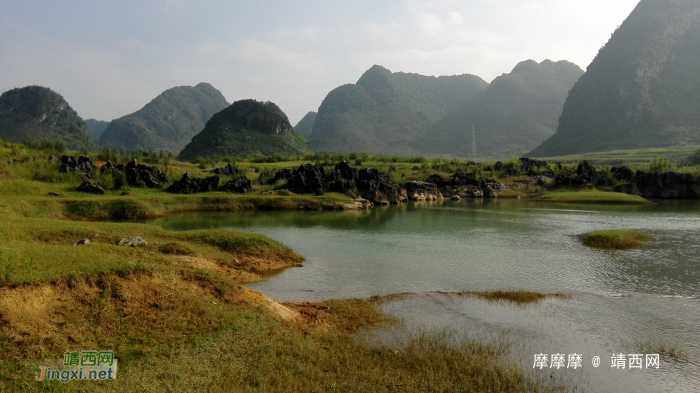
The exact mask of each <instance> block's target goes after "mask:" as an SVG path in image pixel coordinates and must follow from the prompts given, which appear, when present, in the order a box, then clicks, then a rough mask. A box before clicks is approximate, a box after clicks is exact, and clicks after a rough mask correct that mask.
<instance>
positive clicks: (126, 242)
mask: <svg viewBox="0 0 700 393" xmlns="http://www.w3.org/2000/svg"><path fill="white" fill-rule="evenodd" d="M147 244H148V243H146V241H145V240H143V239H141V237H140V236H136V237H131V238H128V239H127V238H123V239H121V240H120V241H119V243H117V245H118V246H127V247H142V246H145V245H147Z"/></svg>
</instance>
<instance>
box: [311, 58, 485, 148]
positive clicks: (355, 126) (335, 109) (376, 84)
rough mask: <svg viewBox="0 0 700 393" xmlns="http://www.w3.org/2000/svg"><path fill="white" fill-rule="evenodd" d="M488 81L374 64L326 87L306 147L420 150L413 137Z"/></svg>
mask: <svg viewBox="0 0 700 393" xmlns="http://www.w3.org/2000/svg"><path fill="white" fill-rule="evenodd" d="M487 86H488V83H486V82H485V81H484V80H483V79H481V78H479V77H477V76H474V75H468V74H465V75H457V76H441V77H432V76H423V75H418V74H406V73H402V72H398V73H392V72H391V71H389V70H387V69H386V68H384V67H382V66H378V65H375V66H373V67H372V68H370V69H369V70H367V71H366V72H365V73H364V74H363V75H362V77H361V78H360V79H359V80H358V81H357V83H356V84H348V85H343V86H340V87H338V88H336V89H334V90H332V91H331V92H330V93H328V95H327V96H326V98H325V99H324V100H323V103H322V104H321V106H320V107H319V109H318V114H317V115H316V121H315V122H314V126H313V132H312V133H311V136H310V137H309V144H310V147H311V149H312V150H314V151H321V152H368V153H385V154H402V155H413V154H420V152H421V150H420V149H417V148H416V146H414V145H413V143H414V142H415V141H416V140H418V139H419V138H421V137H422V136H423V135H424V134H425V132H426V130H427V129H429V128H430V127H431V126H432V125H434V124H436V123H437V122H439V121H440V120H442V119H443V118H444V117H445V116H446V115H448V114H449V113H450V112H452V111H455V110H457V109H458V108H460V107H465V106H467V105H469V104H471V103H472V102H473V100H474V99H475V98H476V96H477V95H478V93H480V92H481V91H483V90H484V89H485V88H486V87H487Z"/></svg>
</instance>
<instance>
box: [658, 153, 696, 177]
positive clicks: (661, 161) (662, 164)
mask: <svg viewBox="0 0 700 393" xmlns="http://www.w3.org/2000/svg"><path fill="white" fill-rule="evenodd" d="M696 154H697V153H696ZM672 169H673V168H672V166H671V164H670V162H669V161H668V158H659V157H658V156H655V157H654V161H652V162H651V163H650V164H649V172H651V173H657V174H661V173H666V172H668V171H670V170H672Z"/></svg>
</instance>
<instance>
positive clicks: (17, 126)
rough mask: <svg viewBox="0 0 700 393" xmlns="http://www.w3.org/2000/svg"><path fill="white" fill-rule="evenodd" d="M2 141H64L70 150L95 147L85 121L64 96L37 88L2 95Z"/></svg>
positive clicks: (12, 91) (0, 127)
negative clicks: (46, 139)
mask: <svg viewBox="0 0 700 393" xmlns="http://www.w3.org/2000/svg"><path fill="white" fill-rule="evenodd" d="M0 138H3V139H5V140H7V141H10V142H14V143H21V142H22V141H24V140H26V139H30V140H40V139H45V138H48V139H51V140H62V141H63V142H65V144H66V147H68V148H70V149H77V148H79V147H83V146H87V147H90V146H93V145H94V142H93V141H92V140H91V139H90V136H89V135H88V132H87V126H86V125H85V122H84V121H83V119H81V118H80V116H78V114H77V113H76V112H75V110H73V108H71V106H70V105H68V102H67V101H66V100H65V99H64V98H63V96H61V95H60V94H58V93H56V92H55V91H53V90H51V89H49V88H48V87H43V86H36V85H34V86H27V87H22V88H16V89H12V90H8V91H6V92H4V93H3V94H2V95H0Z"/></svg>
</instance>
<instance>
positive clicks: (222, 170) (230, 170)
mask: <svg viewBox="0 0 700 393" xmlns="http://www.w3.org/2000/svg"><path fill="white" fill-rule="evenodd" d="M238 172H239V171H238V168H236V167H235V166H233V165H231V164H230V163H229V164H228V165H226V166H224V167H219V168H215V169H213V170H211V171H210V172H209V173H213V174H216V175H222V176H235V175H237V174H238Z"/></svg>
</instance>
